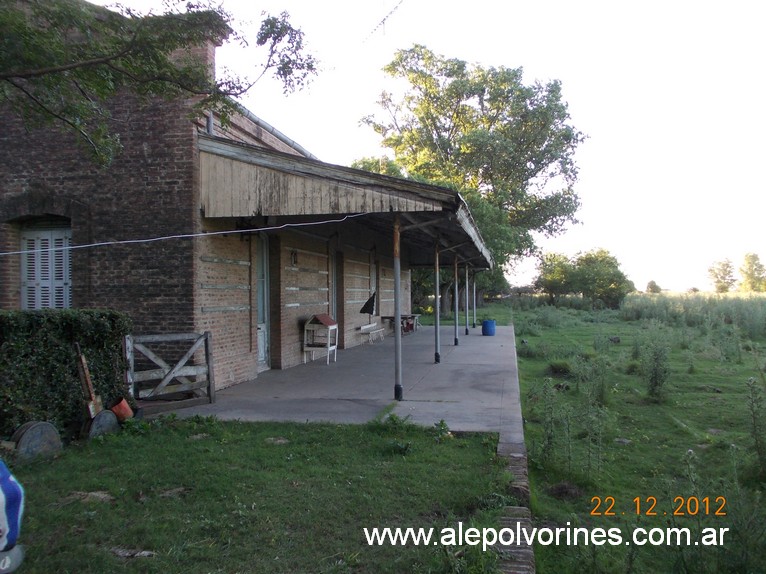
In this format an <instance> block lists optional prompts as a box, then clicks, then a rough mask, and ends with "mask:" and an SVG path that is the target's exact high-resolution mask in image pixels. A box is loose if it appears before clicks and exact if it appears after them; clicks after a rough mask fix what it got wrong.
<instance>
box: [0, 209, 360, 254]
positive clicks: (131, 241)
mask: <svg viewBox="0 0 766 574" xmlns="http://www.w3.org/2000/svg"><path fill="white" fill-rule="evenodd" d="M362 215H367V214H366V213H351V214H349V215H345V216H344V217H342V218H340V219H327V220H324V221H310V222H306V223H283V224H282V225H275V226H272V227H259V228H256V229H229V230H226V231H203V232H200V233H182V234H178V235H163V236H160V237H147V238H144V239H122V240H118V241H101V242H98V243H84V244H82V245H69V246H65V247H49V248H45V249H22V250H19V251H2V252H0V257H3V256H6V255H26V254H27V253H41V252H43V251H45V252H51V251H53V252H55V251H74V250H76V249H90V248H93V247H108V246H112V245H130V244H136V243H154V242H157V241H167V240H170V239H193V238H195V237H213V236H215V235H233V234H237V233H252V232H254V231H258V232H262V231H279V230H280V229H286V228H292V227H310V226H316V225H327V224H328V223H343V222H344V221H346V220H348V219H353V218H356V217H361V216H362Z"/></svg>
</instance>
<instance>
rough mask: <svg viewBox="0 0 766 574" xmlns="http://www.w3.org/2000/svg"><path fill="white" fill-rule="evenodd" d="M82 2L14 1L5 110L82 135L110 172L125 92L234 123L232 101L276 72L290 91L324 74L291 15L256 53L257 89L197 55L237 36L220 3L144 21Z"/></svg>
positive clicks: (6, 49) (8, 13) (175, 8)
mask: <svg viewBox="0 0 766 574" xmlns="http://www.w3.org/2000/svg"><path fill="white" fill-rule="evenodd" d="M120 9H121V12H120V13H117V12H113V11H111V10H108V9H106V8H101V7H98V6H94V5H92V4H89V3H87V2H83V1H79V0H18V1H12V0H6V1H5V2H3V9H2V10H0V37H2V40H1V41H2V50H0V80H1V81H2V88H0V105H2V106H3V107H4V108H6V109H10V110H11V111H12V112H13V113H14V114H15V115H16V116H18V117H20V118H21V119H22V120H23V121H24V122H25V124H27V125H28V126H30V127H32V126H39V125H48V124H56V125H58V126H60V127H63V128H65V129H66V130H69V131H72V132H74V133H75V134H77V135H78V137H79V138H80V141H82V142H83V143H84V144H85V145H86V146H87V147H88V148H89V149H90V151H91V152H92V154H93V156H94V158H95V159H96V160H97V161H98V162H99V163H100V164H103V165H107V164H109V163H110V162H111V161H112V159H113V158H114V156H115V154H117V153H118V152H119V149H120V138H119V133H115V132H113V131H112V130H113V127H114V126H110V124H109V109H108V101H109V100H110V99H111V98H113V97H115V96H119V94H121V93H124V92H125V91H129V92H133V93H136V94H138V95H140V96H143V97H152V96H157V97H162V98H175V97H189V96H192V97H195V98H196V106H195V110H196V111H197V112H198V113H201V112H202V111H203V110H216V111H218V112H219V113H221V114H222V116H223V117H224V118H227V117H228V116H229V115H230V114H231V113H232V112H233V111H235V110H236V109H237V104H236V103H235V102H234V101H233V100H232V99H231V97H233V96H238V95H241V94H243V93H244V92H246V91H247V90H248V89H249V88H250V87H251V86H252V85H253V84H254V83H255V81H257V80H258V79H259V78H260V77H261V76H263V75H264V74H265V73H266V72H267V71H269V70H271V71H272V72H273V74H274V76H275V77H276V78H277V79H279V80H280V81H281V82H282V85H283V87H284V89H285V91H292V90H294V89H296V88H297V87H301V86H302V85H303V84H304V82H305V81H306V79H307V78H308V76H309V75H310V74H313V73H315V71H316V62H315V61H314V59H313V57H312V56H310V55H305V54H304V53H303V33H302V32H301V31H300V30H298V29H296V28H293V26H292V25H290V23H289V21H288V18H289V16H288V14H287V13H283V14H281V15H280V16H278V17H275V16H268V17H266V18H265V19H264V20H263V22H262V24H261V28H260V30H259V32H258V36H257V38H256V45H257V46H259V47H263V48H264V49H265V50H266V57H265V62H264V63H263V64H262V66H261V74H260V76H258V78H256V79H255V80H254V81H251V80H247V79H242V78H238V77H235V76H231V75H230V76H227V77H224V78H222V79H220V80H215V79H214V78H212V75H213V74H212V73H211V71H210V70H209V69H208V68H207V66H206V65H205V64H204V63H203V62H201V61H200V59H199V58H198V57H196V56H195V55H194V53H193V49H194V48H195V47H200V46H204V45H206V44H207V43H211V42H212V43H214V44H220V43H221V42H222V41H224V40H225V39H226V38H229V37H231V38H232V39H234V40H237V41H239V42H240V43H242V44H243V45H244V44H246V42H245V40H244V39H243V38H241V37H240V36H239V35H238V34H236V33H235V32H234V31H233V29H232V25H233V22H232V19H231V17H230V15H229V14H228V13H227V12H225V11H224V10H223V8H222V7H221V6H220V5H218V4H216V3H215V2H213V1H212V0H195V1H192V2H184V1H181V0H168V1H167V2H165V6H164V9H165V11H164V12H163V13H162V14H150V15H148V16H141V15H139V14H138V13H137V12H135V11H134V10H131V9H130V8H126V7H120Z"/></svg>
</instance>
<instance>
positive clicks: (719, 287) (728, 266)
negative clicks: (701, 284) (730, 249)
mask: <svg viewBox="0 0 766 574" xmlns="http://www.w3.org/2000/svg"><path fill="white" fill-rule="evenodd" d="M707 272H708V275H709V276H710V279H711V280H712V281H713V287H715V292H716V293H728V292H729V291H730V290H731V288H732V287H734V283H736V279H735V278H734V266H733V265H732V263H731V261H730V260H729V259H724V260H723V261H716V262H715V263H713V265H711V266H710V267H709V268H708V270H707Z"/></svg>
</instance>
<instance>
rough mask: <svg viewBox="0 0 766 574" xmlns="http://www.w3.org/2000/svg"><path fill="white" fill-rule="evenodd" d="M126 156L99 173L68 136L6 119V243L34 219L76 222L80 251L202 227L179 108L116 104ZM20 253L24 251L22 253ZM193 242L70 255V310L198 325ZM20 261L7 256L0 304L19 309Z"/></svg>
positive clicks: (1, 167)
mask: <svg viewBox="0 0 766 574" xmlns="http://www.w3.org/2000/svg"><path fill="white" fill-rule="evenodd" d="M112 114H113V118H114V121H113V129H114V130H115V131H117V132H118V133H119V134H120V140H121V142H122V144H123V147H124V149H123V151H122V153H121V154H120V155H119V156H118V157H117V158H116V159H115V161H114V163H113V164H112V166H110V167H109V168H108V169H99V168H98V167H97V166H96V165H94V164H93V162H92V161H91V159H90V157H89V155H88V153H87V151H86V150H85V149H84V148H83V147H82V146H81V145H80V144H79V142H78V141H77V140H76V139H75V138H74V136H73V135H72V134H70V133H65V132H62V131H60V130H58V129H55V128H52V127H47V128H39V129H31V130H29V131H27V130H26V129H25V128H24V127H23V126H22V124H21V122H20V121H18V120H17V119H16V118H14V117H9V116H8V115H5V116H2V118H1V121H2V123H3V126H4V129H3V130H2V132H0V150H1V151H0V181H2V182H4V183H3V185H2V187H0V223H4V225H2V227H0V245H4V246H7V245H14V244H17V243H18V233H19V230H20V229H21V225H22V223H23V221H24V220H25V219H27V218H33V217H40V216H44V215H57V216H62V217H66V218H69V220H70V222H71V227H72V243H73V245H83V244H87V243H94V242H110V241H121V240H129V239H143V238H150V237H158V236H166V235H173V234H187V233H191V232H193V231H195V230H196V223H195V214H194V209H195V202H194V201H193V186H194V171H195V164H194V161H195V157H194V153H193V150H194V147H195V146H194V127H193V125H192V123H191V122H189V120H188V115H187V114H188V108H187V107H186V106H185V105H183V104H182V103H179V102H164V101H161V102H149V103H148V104H145V105H139V104H138V102H136V101H135V100H133V99H132V98H130V97H127V96H125V97H122V98H120V99H119V101H118V102H117V103H115V104H114V105H113V106H112ZM17 248H18V247H17ZM193 263H194V260H193V251H192V240H189V239H175V240H168V241H161V242H155V243H141V244H133V245H110V246H103V247H95V248H89V249H82V250H75V251H73V252H72V304H73V306H75V307H85V306H88V307H111V308H115V309H118V310H121V311H125V312H128V313H129V314H130V315H131V316H132V318H133V320H134V322H135V325H136V328H135V331H136V332H137V333H153V332H163V331H164V332H167V331H168V330H172V331H190V330H191V329H192V328H193V327H194V321H193V313H192V297H193V280H192V277H193V272H192V270H193ZM18 273H19V260H18V258H2V259H1V260H0V277H2V284H1V285H0V291H1V294H0V302H2V305H3V308H18V307H19V296H18V289H19V281H18Z"/></svg>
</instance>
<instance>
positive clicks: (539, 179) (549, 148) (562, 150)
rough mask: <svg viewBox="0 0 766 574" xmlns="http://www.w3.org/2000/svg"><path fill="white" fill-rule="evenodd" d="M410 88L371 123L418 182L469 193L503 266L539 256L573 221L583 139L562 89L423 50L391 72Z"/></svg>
mask: <svg viewBox="0 0 766 574" xmlns="http://www.w3.org/2000/svg"><path fill="white" fill-rule="evenodd" d="M385 70H386V72H387V73H388V74H390V75H391V76H392V77H394V78H398V79H404V80H407V82H408V83H409V89H408V90H407V91H406V93H405V94H404V95H403V96H402V97H401V98H400V99H395V98H394V96H392V95H391V94H390V93H384V94H383V95H382V99H381V101H380V102H379V103H380V105H381V106H382V108H383V110H384V111H385V117H384V118H383V119H377V118H376V117H374V116H369V117H367V118H365V119H364V120H363V121H364V122H365V123H367V124H368V125H370V126H372V127H373V128H374V129H375V130H376V131H377V132H378V133H379V134H380V135H381V136H382V137H383V144H384V145H385V146H386V147H388V148H390V149H392V150H393V151H394V153H395V158H396V161H397V162H398V163H399V164H400V165H401V166H402V167H403V169H404V170H405V172H406V173H407V174H409V175H411V176H413V175H417V176H419V177H422V178H425V179H428V180H429V181H435V182H450V183H451V184H452V185H453V186H455V187H456V188H457V189H459V190H461V191H462V192H463V193H464V194H465V197H466V200H467V201H468V203H469V206H470V207H471V210H472V212H473V214H474V216H475V218H476V220H477V222H478V224H479V226H480V228H481V230H482V234H483V236H484V239H485V241H486V242H487V244H488V247H489V248H490V249H491V251H492V254H493V256H494V258H495V260H496V261H497V262H498V263H499V264H504V263H506V262H507V261H508V259H509V258H510V257H511V256H514V255H522V254H527V253H530V252H532V251H533V250H534V248H535V242H534V236H533V232H539V233H542V234H544V235H548V236H552V235H556V234H559V233H561V232H562V231H563V229H564V226H565V224H566V223H567V222H575V221H576V219H575V213H576V211H577V209H578V207H579V205H580V202H579V198H578V196H577V194H576V193H575V191H574V184H575V182H576V180H577V168H576V165H575V162H574V152H575V149H576V148H577V146H578V145H579V144H580V143H581V142H582V141H583V139H584V136H583V135H582V134H581V133H580V132H579V131H577V130H576V129H575V128H574V127H573V126H571V125H570V123H569V114H568V111H567V105H566V103H565V102H563V101H562V98H561V84H560V83H559V82H557V81H552V82H548V83H544V84H543V83H539V82H535V83H533V84H530V85H526V84H524V83H523V81H522V72H523V70H522V69H521V68H505V67H499V68H494V67H489V68H485V67H482V66H479V65H469V64H468V63H466V62H464V61H462V60H458V59H448V58H445V57H443V56H439V55H436V54H434V53H433V52H432V51H430V50H429V49H427V48H426V47H424V46H421V45H416V46H414V47H412V48H410V49H408V50H400V51H398V52H397V53H396V55H395V57H394V59H393V61H392V62H391V63H390V64H389V65H388V66H386V68H385Z"/></svg>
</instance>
